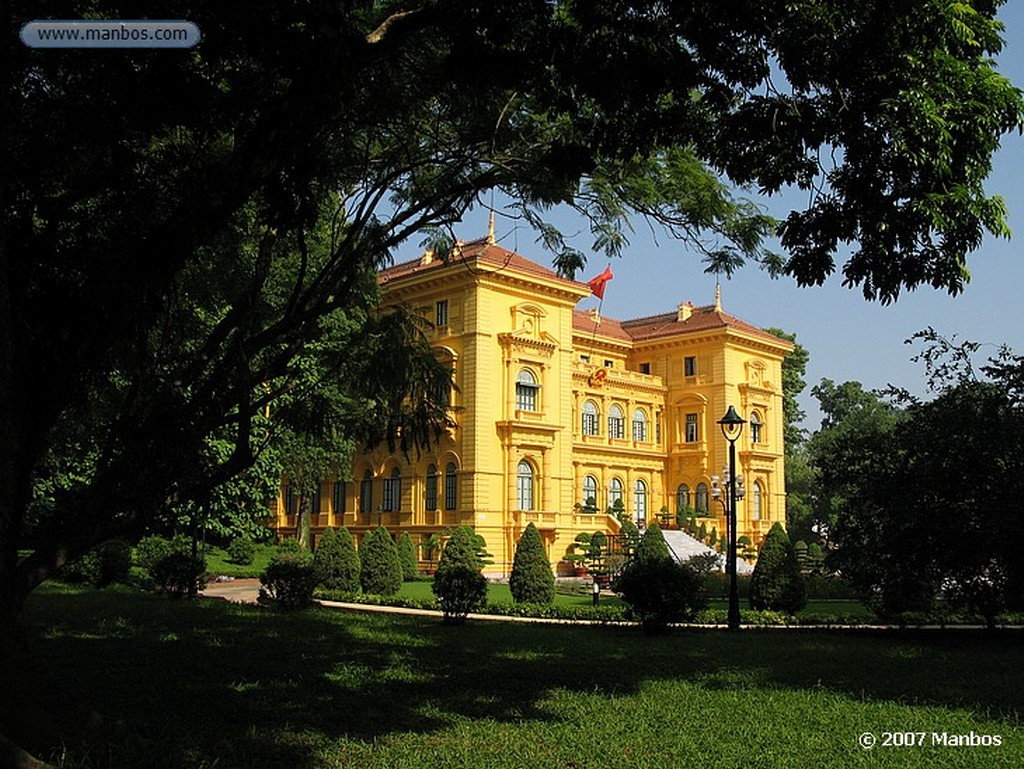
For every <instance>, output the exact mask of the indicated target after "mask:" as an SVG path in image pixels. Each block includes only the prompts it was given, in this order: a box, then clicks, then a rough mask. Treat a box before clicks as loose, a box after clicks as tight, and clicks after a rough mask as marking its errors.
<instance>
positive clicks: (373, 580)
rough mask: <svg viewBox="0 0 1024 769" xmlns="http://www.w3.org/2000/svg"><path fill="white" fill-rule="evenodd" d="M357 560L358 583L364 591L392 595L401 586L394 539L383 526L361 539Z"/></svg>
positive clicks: (400, 572)
mask: <svg viewBox="0 0 1024 769" xmlns="http://www.w3.org/2000/svg"><path fill="white" fill-rule="evenodd" d="M359 560H360V562H361V563H360V569H359V583H360V585H362V588H363V592H364V593H372V594H374V595H394V594H395V593H397V592H398V591H399V589H400V588H401V587H402V564H400V563H399V562H398V550H397V548H396V547H395V540H393V539H392V538H391V535H390V534H388V530H387V529H385V528H384V527H383V526H379V527H377V528H376V529H374V530H373V531H371V532H370V533H369V534H367V535H366V537H365V538H364V539H363V544H362V546H361V547H360V548H359Z"/></svg>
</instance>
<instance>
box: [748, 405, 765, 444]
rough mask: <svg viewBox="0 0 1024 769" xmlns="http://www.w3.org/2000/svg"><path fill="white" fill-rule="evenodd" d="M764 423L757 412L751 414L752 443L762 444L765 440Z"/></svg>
mask: <svg viewBox="0 0 1024 769" xmlns="http://www.w3.org/2000/svg"><path fill="white" fill-rule="evenodd" d="M763 427H764V422H762V421H761V415H760V414H758V413H757V412H756V411H752V412H751V413H750V442H751V443H761V442H762V441H763V440H764V432H763V429H762V428H763Z"/></svg>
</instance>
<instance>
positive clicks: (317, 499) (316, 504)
mask: <svg viewBox="0 0 1024 769" xmlns="http://www.w3.org/2000/svg"><path fill="white" fill-rule="evenodd" d="M312 501H313V504H312V505H311V506H310V508H309V509H310V511H311V512H312V513H313V515H319V513H320V505H321V504H322V502H323V500H322V498H321V494H320V481H317V482H316V488H315V489H314V490H313V500H312Z"/></svg>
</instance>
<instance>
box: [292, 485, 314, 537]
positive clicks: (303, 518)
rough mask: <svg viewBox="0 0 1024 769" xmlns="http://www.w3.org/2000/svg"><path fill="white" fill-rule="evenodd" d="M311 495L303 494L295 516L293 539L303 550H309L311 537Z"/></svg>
mask: <svg viewBox="0 0 1024 769" xmlns="http://www.w3.org/2000/svg"><path fill="white" fill-rule="evenodd" d="M312 517H313V495H312V494H303V495H302V498H301V499H300V500H299V510H298V514H297V515H296V516H295V539H296V540H297V541H298V543H299V544H300V545H302V547H303V548H304V549H305V550H310V549H311V545H312V544H313V543H312V542H311V541H310V540H311V538H312V531H311V528H312Z"/></svg>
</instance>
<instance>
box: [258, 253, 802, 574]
mask: <svg viewBox="0 0 1024 769" xmlns="http://www.w3.org/2000/svg"><path fill="white" fill-rule="evenodd" d="M380 283H381V285H382V287H383V290H384V296H385V302H387V303H404V304H407V305H410V306H413V307H417V308H423V311H424V312H426V313H428V317H429V319H430V320H431V321H433V330H432V336H433V343H434V345H435V346H436V349H437V352H438V355H440V356H442V357H443V359H444V360H446V361H450V363H451V366H452V369H453V370H454V372H455V373H454V379H455V384H456V387H455V388H454V389H453V391H452V393H451V407H452V414H453V415H454V418H455V421H456V422H457V425H458V426H457V428H456V429H455V430H453V431H451V432H450V433H449V434H448V435H446V436H445V437H444V438H443V439H442V440H441V442H440V443H439V444H438V445H436V447H434V449H433V450H432V451H429V452H426V453H423V454H421V455H420V456H418V457H417V456H415V455H412V456H410V458H408V459H407V458H405V457H403V456H402V455H401V454H400V453H399V454H390V453H388V452H387V450H386V448H381V449H379V450H377V451H374V452H373V453H371V454H367V455H363V456H359V457H357V458H356V460H355V462H354V464H353V467H352V472H351V475H350V479H338V480H328V481H325V482H324V484H323V485H322V487H321V492H320V495H319V500H315V501H314V509H313V515H312V533H313V536H314V539H315V538H316V536H317V535H318V534H319V532H321V531H323V529H324V528H326V527H328V526H335V527H340V526H347V527H348V528H349V530H350V531H351V532H352V533H353V535H354V536H355V538H356V540H357V541H359V540H360V539H361V537H362V536H363V535H364V534H365V533H366V532H367V531H369V530H370V529H371V528H374V527H376V526H378V525H379V524H383V525H384V526H386V527H387V528H388V529H389V530H390V531H391V532H392V533H393V534H397V533H399V532H400V531H408V532H409V534H410V535H411V537H412V539H413V542H414V543H415V542H420V543H423V542H426V540H427V539H428V538H429V537H430V536H431V535H432V534H438V535H440V536H441V537H442V538H443V537H444V536H445V531H446V530H449V529H450V528H451V527H454V526H457V525H460V524H468V525H470V526H472V527H473V528H474V529H475V530H476V531H477V533H479V534H480V535H482V536H483V538H484V540H485V541H486V543H487V549H488V551H489V552H490V553H491V554H492V555H493V557H494V565H493V566H491V567H489V569H488V570H489V571H490V572H491V573H492V574H494V575H507V574H508V573H509V571H510V570H511V564H512V558H513V555H514V552H515V544H516V542H517V540H518V538H519V536H520V535H521V533H522V531H523V529H524V528H525V527H526V526H527V524H529V523H531V522H532V523H534V524H535V525H536V526H537V528H538V529H539V530H540V532H541V535H542V537H543V539H544V542H545V545H546V547H547V550H548V556H549V558H550V560H551V561H552V563H553V564H558V563H560V562H562V559H563V558H564V557H565V556H566V555H567V553H569V552H571V549H570V548H571V545H572V543H573V540H574V539H575V537H576V535H577V534H579V533H581V532H593V531H596V530H602V531H605V532H606V533H609V534H614V533H617V532H618V531H619V522H618V521H617V520H616V518H615V517H614V516H613V515H610V514H609V513H608V511H609V509H610V508H614V507H616V506H617V502H618V503H620V504H621V507H622V508H624V510H625V511H626V513H627V514H628V515H629V516H630V517H631V518H633V519H634V520H636V521H637V522H638V523H639V524H640V525H641V526H643V525H644V524H645V523H646V522H650V521H654V520H658V516H659V515H661V516H662V519H663V520H669V519H670V520H674V513H675V512H676V510H677V509H679V507H680V506H681V505H684V504H685V505H690V506H692V507H694V508H696V509H697V511H698V512H699V513H701V514H702V515H706V516H708V519H707V521H706V526H707V529H708V530H709V531H710V530H711V528H712V527H716V528H717V530H718V532H719V533H721V534H724V532H725V525H724V524H725V516H724V509H723V507H722V505H721V503H719V502H718V501H716V500H715V499H714V498H713V496H712V494H711V488H712V476H713V475H718V474H721V472H722V468H723V467H724V466H725V464H726V463H727V460H728V443H727V442H726V441H725V439H724V438H723V436H722V434H721V431H720V429H719V427H718V425H717V424H716V420H718V419H719V418H721V416H722V415H723V414H725V412H726V410H727V409H728V407H729V406H730V405H732V406H734V407H735V408H736V410H737V411H738V412H739V413H740V414H741V415H742V416H743V417H744V418H745V419H747V420H748V422H749V424H748V425H747V426H746V427H745V428H744V431H743V433H742V436H741V438H740V440H739V442H738V443H737V462H738V464H739V466H740V468H741V472H742V473H743V475H744V477H745V485H746V489H747V495H746V498H745V499H743V500H742V501H741V502H740V503H739V504H738V505H737V508H738V520H739V522H738V533H739V534H740V535H744V534H745V535H747V536H748V537H749V538H750V540H751V541H752V542H753V543H755V544H757V543H759V542H760V541H761V540H762V538H763V537H764V535H765V534H767V532H768V530H769V528H771V525H772V523H774V522H775V521H781V522H783V523H785V490H784V488H785V487H784V481H783V414H782V374H781V364H782V359H783V357H784V356H785V355H786V353H788V352H789V351H790V350H791V349H792V345H791V344H789V343H788V342H786V341H783V340H781V339H779V338H777V337H775V336H773V335H771V334H768V333H767V332H765V331H763V330H761V329H759V328H756V327H755V326H752V325H750V324H749V323H745V322H744V321H742V320H739V319H738V318H735V317H733V316H732V315H729V314H728V313H726V312H725V311H724V310H723V309H722V307H721V302H720V299H719V298H717V297H716V301H715V304H713V305H710V306H704V307H695V306H693V305H692V304H690V303H688V302H683V303H682V304H680V305H679V306H678V307H677V308H676V309H674V310H673V311H671V312H667V313H663V314H659V315H652V316H649V317H645V318H636V319H633V320H613V319H611V318H608V317H601V318H598V317H596V313H595V312H593V311H591V312H582V311H580V310H578V309H577V304H579V303H580V301H581V300H584V299H586V298H588V297H589V296H591V290H590V288H589V287H588V286H587V285H586V284H585V283H579V282H576V281H572V280H566V279H565V278H562V277H560V276H559V275H557V274H556V273H555V272H553V271H552V270H550V269H548V268H546V267H543V266H541V265H540V264H537V263H536V262H533V261H531V260H529V259H526V258H525V257H523V256H520V255H519V254H516V253H513V252H511V251H508V250H506V249H504V248H502V247H500V246H499V245H497V244H495V243H494V241H493V238H487V239H481V240H478V241H473V242H469V243H464V244H460V245H459V247H458V248H457V249H456V253H455V255H454V256H453V258H451V259H449V260H447V261H442V260H440V259H435V258H433V257H432V255H431V254H430V253H426V254H424V255H423V256H422V257H421V258H420V259H417V260H414V261H410V262H406V263H403V264H398V265H395V266H394V267H391V268H389V269H386V270H384V271H383V272H382V273H381V274H380ZM666 512H667V515H666ZM295 513H296V500H295V499H294V497H293V495H292V494H291V493H290V492H289V490H288V487H287V484H285V485H284V487H283V488H282V494H281V496H280V498H279V499H278V500H277V503H276V527H277V528H278V533H279V535H280V536H289V535H291V534H292V533H294V531H295V525H296V521H295ZM566 568H567V565H566V564H564V563H562V565H561V567H560V570H565V569H566Z"/></svg>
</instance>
